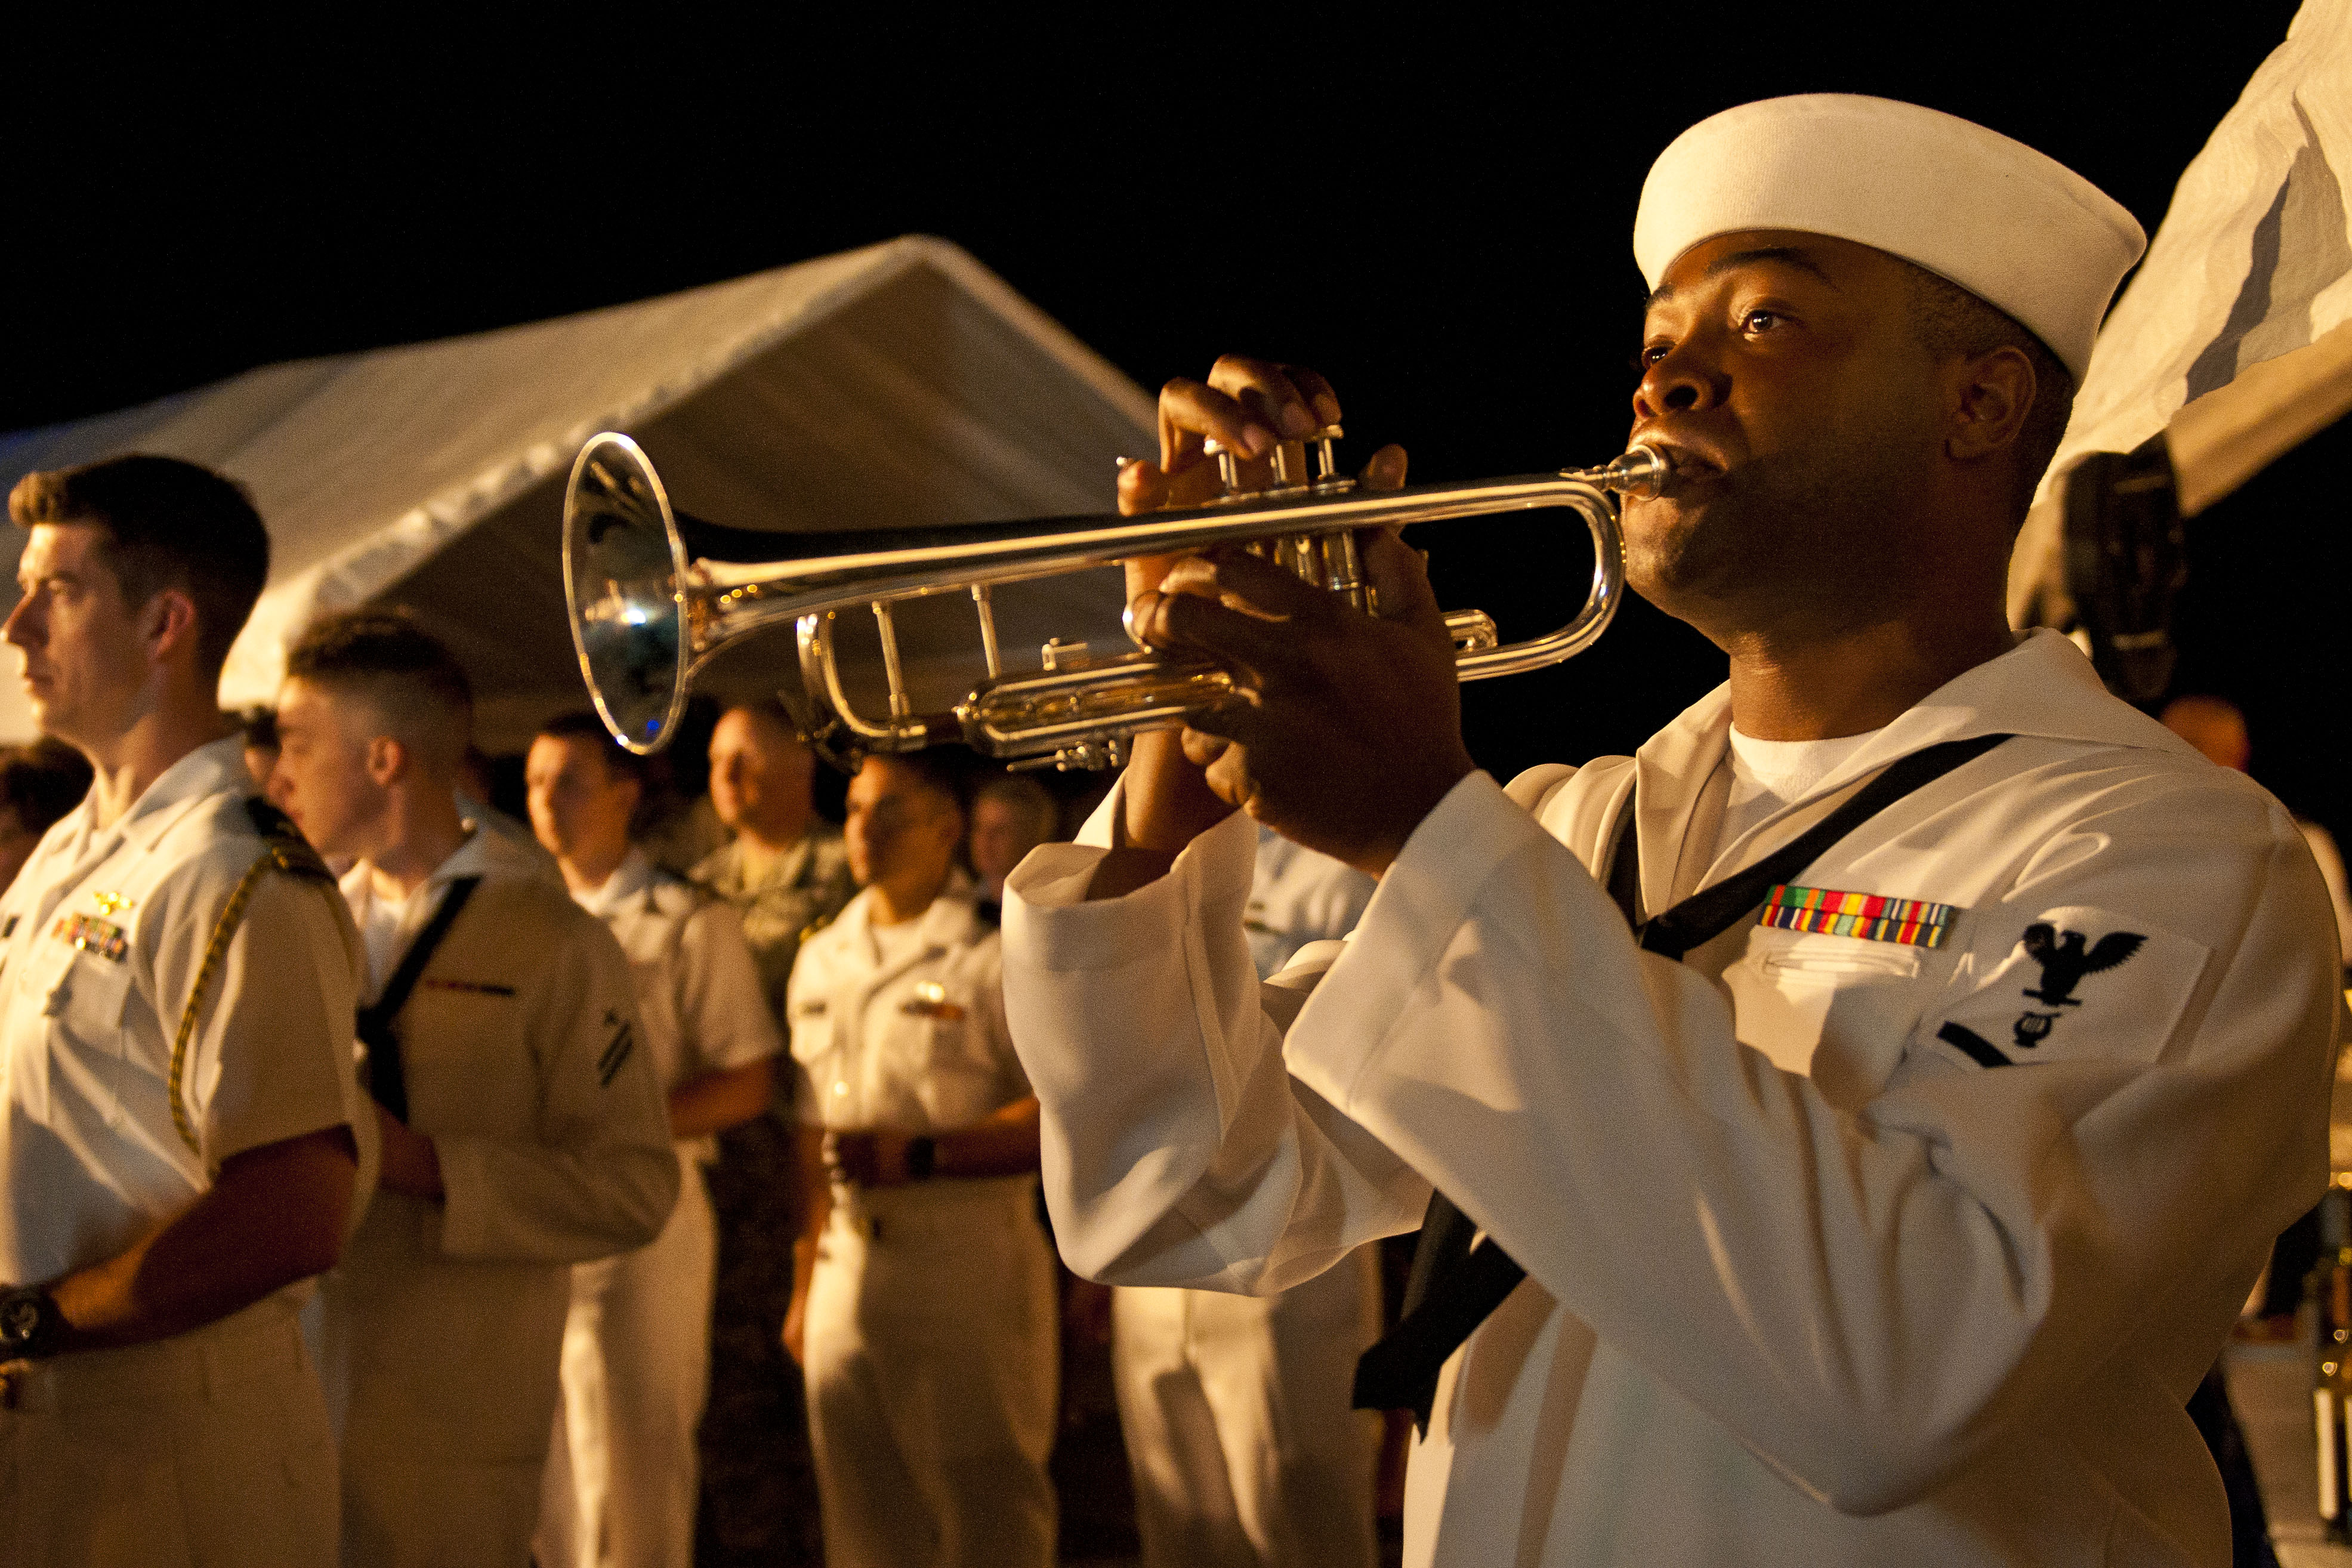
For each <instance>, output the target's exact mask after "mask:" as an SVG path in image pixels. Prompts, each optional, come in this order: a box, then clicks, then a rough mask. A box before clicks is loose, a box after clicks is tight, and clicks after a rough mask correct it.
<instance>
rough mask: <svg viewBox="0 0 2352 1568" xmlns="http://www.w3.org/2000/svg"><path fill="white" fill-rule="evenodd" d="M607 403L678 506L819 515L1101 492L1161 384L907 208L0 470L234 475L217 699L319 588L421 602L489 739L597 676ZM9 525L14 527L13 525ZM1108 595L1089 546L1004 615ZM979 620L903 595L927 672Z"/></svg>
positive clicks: (1006, 605)
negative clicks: (675, 288)
mask: <svg viewBox="0 0 2352 1568" xmlns="http://www.w3.org/2000/svg"><path fill="white" fill-rule="evenodd" d="M608 429H611V430H624V431H626V432H628V433H629V434H631V435H633V436H635V437H637V439H638V440H639V441H640V442H641V443H642V444H643V445H644V446H645V447H646V451H647V453H648V454H649V455H650V456H651V457H652V458H653V460H654V462H655V463H656V466H657V467H658V468H660V470H661V472H662V475H663V478H664V480H665V482H666V484H667V487H668V489H669V490H670V493H671V496H672V497H673V499H674V500H676V502H677V504H678V505H679V506H680V507H682V508H683V509H685V510H688V511H691V512H693V513H695V514H696V515H698V516H701V517H706V518H709V519H711V520H713V521H719V522H725V523H728V524H730V525H732V526H735V527H739V528H761V529H774V530H780V531H786V532H812V531H829V530H833V529H846V528H887V527H895V526H911V525H917V524H939V523H951V522H959V521H983V520H990V519H999V518H1011V517H1025V516H1034V515H1039V514H1045V513H1055V512H1075V511H1099V510H1105V509H1107V508H1108V505H1109V503H1110V498H1111V495H1112V492H1113V486H1112V478H1113V470H1112V458H1113V457H1114V456H1115V455H1116V454H1119V453H1123V452H1124V453H1139V452H1143V451H1146V450H1148V449H1150V446H1149V444H1150V442H1151V440H1152V436H1151V429H1152V409H1151V404H1150V399H1149V398H1148V397H1147V396H1146V395H1144V394H1143V393H1142V392H1141V391H1140V390H1139V388H1137V387H1136V386H1135V385H1134V384H1133V383H1131V382H1129V380H1128V379H1127V378H1126V377H1124V376H1123V375H1121V374H1119V373H1118V371H1116V370H1115V369H1113V368H1112V367H1111V366H1110V365H1109V364H1108V363H1106V362H1104V361H1103V360H1102V359H1101V358H1100V357H1099V356H1098V355H1097V354H1095V353H1093V352H1092V351H1091V350H1089V349H1088V348H1087V347H1086V345H1085V344H1083V343H1081V342H1078V341H1077V340H1076V338H1074V337H1073V336H1071V335H1070V333H1068V332H1067V331H1065V330H1063V328H1062V327H1060V326H1059V325H1058V324H1057V323H1055V321H1052V320H1051V319H1050V318H1048V317H1047V316H1045V314H1044V313H1043V312H1042V311H1040V310H1037V309H1036V308H1035V307H1034V306H1032V305H1031V304H1029V303H1028V302H1027V301H1026V300H1023V299H1021V298H1020V297H1019V296H1018V295H1016V294H1015V293H1013V290H1012V289H1009V288H1007V287H1006V286H1005V284H1004V283H1003V280H1002V279H998V278H997V277H996V276H995V275H994V274H992V273H991V272H990V271H988V269H987V268H983V267H982V266H981V265H980V264H979V263H978V262H977V261H975V260H973V259H972V258H971V257H970V256H968V255H966V254H965V253H964V252H963V251H961V250H960V249H958V248H957V247H954V246H952V245H950V244H948V243H946V242H945V241H942V240H939V239H933V238H929V237H920V236H915V237H906V238H902V239H898V240H893V241H890V242H889V243H887V244H883V245H877V246H872V247H867V248H866V249H862V250H855V251H849V252H846V253H844V254H842V255H839V256H829V257H824V258H818V259H816V260H814V261H806V262H803V263H801V264H799V265H797V266H793V267H785V268H777V269H775V270H773V271H770V272H761V273H757V274H755V275H753V276H751V277H749V278H740V279H735V280H733V281H731V282H727V283H719V284H713V285H711V286H709V287H708V288H702V289H691V290H688V292H685V293H682V294H673V295H669V296H667V297H665V298H662V299H656V300H644V301H641V302H639V303H636V304H633V305H623V306H617V307H614V308H612V309H609V310H593V311H590V312H587V313H585V314H583V315H578V316H570V317H564V318H562V319H559V320H556V321H538V322H532V323H530V324H528V325H524V326H519V327H509V328H506V329H503V330H501V331H493V332H485V333H481V334H479V335H478V336H474V337H466V338H453V339H449V340H446V341H445V342H432V343H421V344H415V345H412V346H407V347H402V348H391V349H379V350H374V351H372V352H369V353H354V354H344V355H339V356H336V357H333V358H329V359H319V360H306V361H300V362H297V363H289V364H278V365H268V366H265V367H263V368H261V369H258V370H254V371H249V372H247V373H246V374H243V375H239V376H235V377H232V378H231V379H229V380H227V381H224V382H221V383H219V384H215V385H213V386H208V387H204V388H201V389H198V390H196V391H193V392H189V393H184V394H182V395H177V396H173V397H168V398H164V399H163V400H161V401H159V402H156V403H152V404H149V405H144V406H142V407H138V408H131V409H125V410H122V411H121V412H118V413H114V414H108V415H102V416H98V417H95V418H91V419H85V420H81V421H79V422H77V423H74V424H70V425H62V426H52V427H49V428H46V429H38V430H29V431H22V432H18V433H16V434H15V435H12V436H7V437H0V484H14V483H15V482H16V479H17V477H19V476H20V475H22V474H25V473H26V472H29V471H31V470H34V469H38V468H62V467H68V466H70V465H73V464H78V463H86V462H89V461H92V460H95V459H97V458H105V457H110V456H113V455H115V454H119V453H124V452H132V451H143V452H154V453H161V454H163V455H166V456H171V457H178V458H187V459H190V460H191V461H194V462H199V463H203V464H205V465H206V466H208V467H211V468H216V469H218V470H220V471H221V472H223V473H226V474H227V475H229V476H230V477H231V478H233V479H237V480H239V481H241V482H242V483H244V484H245V485H246V486H247V488H248V489H249V490H250V491H251V493H252V495H253V498H254V500H255V502H256V504H257V505H258V507H259V508H260V510H261V513H262V516H263V517H264V518H265V519H266V520H267V521H268V525H269V532H270V542H271V549H272V557H273V558H272V563H271V571H270V579H269V586H268V591H267V592H266V593H265V594H264V595H263V596H262V599H261V603H260V605H259V606H258V607H257V609H256V610H255V612H254V616H253V619H252V621H251V623H250V624H249V625H248V626H247V628H246V631H245V634H244V636H243V637H240V638H239V639H238V640H237V643H236V648H235V649H234V651H233V652H232V653H231V655H230V658H229V664H228V668H227V670H226V673H225V675H224V677H223V679H222V684H221V696H222V702H223V705H224V706H226V707H240V706H244V705H247V704H250V703H256V702H268V701H269V700H272V698H273V696H274V694H275V692H276V690H277V687H278V678H279V675H280V672H281V671H282V669H283V668H284V657H285V651H286V648H287V647H288V646H289V643H290V642H291V641H292V639H293V638H294V637H296V636H298V635H299V633H300V631H301V629H302V628H303V627H304V626H306V625H308V624H309V622H310V620H311V618H312V617H313V616H316V615H318V614H320V613H321V612H323V611H330V610H335V609H341V608H346V607H349V606H352V605H360V604H364V603H369V602H379V603H397V604H405V605H410V606H412V607H413V608H415V610H416V611H417V613H418V614H419V615H420V616H421V617H422V618H423V619H424V620H425V623H426V624H427V625H428V626H431V628H432V629H433V630H434V631H435V632H436V633H437V634H439V635H440V636H442V637H444V638H445V639H446V640H447V641H448V642H449V644H450V645H451V647H454V648H455V649H456V650H457V653H458V655H459V657H460V658H462V659H463V660H464V661H465V663H466V666H467V670H468V672H469V673H470V674H471V676H472V677H473V679H474V681H475V685H476V689H477V691H478V693H479V694H480V697H481V702H480V721H481V722H480V728H481V731H482V738H483V742H484V743H485V744H486V745H488V746H491V747H493V748H494V749H498V748H505V747H510V746H513V745H515V744H516V743H518V742H519V741H520V739H521V738H523V737H524V736H527V735H528V733H529V727H530V725H532V724H534V723H536V722H538V721H540V720H541V719H542V718H544V717H545V716H546V715H547V714H549V713H550V712H551V711H553V710H558V709H562V708H573V707H578V706H581V705H582V704H583V702H584V701H585V694H584V692H583V689H582V686H581V684H580V678H579V674H578V669H577V666H576V664H575V662H574V660H573V658H572V648H571V643H570V637H569V632H568V630H567V627H566V623H565V617H564V610H563V588H562V577H561V573H560V569H559V559H560V513H561V510H562V487H563V483H564V479H565V478H566V476H567V474H568V472H569V470H570V468H571V464H572V458H573V456H574V455H575V454H576V453H577V452H578V450H579V448H580V447H581V446H582V445H583V443H584V442H585V441H586V440H587V439H588V437H590V436H592V435H593V434H594V433H596V432H597V431H600V430H608ZM7 533H8V534H9V535H10V536H12V537H10V538H9V539H8V542H7V543H6V545H5V549H6V550H8V551H10V552H14V551H16V549H18V548H20V547H21V535H16V534H15V531H13V530H10V531H7ZM787 552H788V545H786V544H785V543H783V542H780V544H779V548H778V550H777V554H778V555H779V556H782V555H784V554H786V553H787ZM9 592H10V594H11V595H13V589H11V590H9ZM949 604H950V602H949V601H941V602H940V609H941V610H944V609H945V608H947V607H948V605H949ZM926 608H928V606H926ZM964 609H965V612H966V614H968V613H969V606H968V605H966V606H964ZM1117 613H1118V584H1117V579H1116V577H1115V576H1112V575H1110V574H1094V575H1093V576H1091V577H1089V578H1085V579H1074V580H1063V581H1058V582H1052V583H1046V584H1027V585H1023V587H1022V588H1021V589H1019V590H1008V591H1007V592H1006V593H1005V594H1003V595H1002V596H1001V597H1000V599H999V604H998V617H999V621H1000V624H1001V625H1002V626H1004V629H1005V632H1006V636H1007V641H1008V644H1010V643H1012V642H1013V640H1014V639H1016V638H1024V639H1027V640H1033V641H1037V642H1042V641H1043V640H1045V637H1048V636H1060V637H1079V638H1083V637H1090V636H1091V637H1095V638H1097V639H1099V638H1102V637H1115V636H1117V619H1116V617H1117ZM966 629H967V628H965V627H963V626H961V623H955V624H950V619H949V618H948V617H945V616H942V615H941V614H939V613H933V614H931V615H929V616H928V618H926V617H924V616H917V617H914V618H913V622H912V624H911V625H910V624H908V622H906V621H903V620H902V635H904V636H905V637H906V639H907V642H908V653H909V656H910V659H911V660H912V662H913V663H914V664H915V665H916V666H917V676H916V679H917V683H918V689H919V694H920V693H921V690H922V687H923V683H924V681H925V679H928V680H929V685H930V687H931V689H934V690H937V691H945V690H947V689H950V687H951V686H952V685H953V684H954V682H955V681H956V680H958V679H961V677H962V672H963V670H964V668H966V667H968V666H971V665H976V664H977V662H978V652H977V644H976V642H974V643H973V644H972V647H971V651H970V652H969V653H968V654H967V653H966V652H965V651H964V649H963V648H962V647H961V646H955V647H952V651H951V644H961V641H962V640H963V637H964V633H965V631H966ZM788 647H789V639H788V634H787V636H786V637H785V639H784V640H782V641H780V642H779V643H778V644H777V645H776V646H775V647H772V648H769V647H762V648H759V649H751V648H747V649H745V650H743V651H742V656H741V657H740V658H736V657H732V656H723V657H722V658H721V660H720V662H719V667H718V668H714V670H713V671H712V684H715V685H716V686H718V687H719V689H732V690H740V689H746V688H747V687H749V686H752V685H756V684H761V683H765V684H774V683H775V682H774V680H772V679H769V678H770V677H772V676H773V677H776V678H778V679H794V678H792V677H785V676H782V674H781V672H782V670H783V669H784V668H786V665H787V662H788V660H787V658H786V657H785V652H786V650H787V649H788ZM31 731H32V724H31V719H30V716H29V714H28V713H27V712H26V710H25V709H24V707H23V702H22V696H21V693H20V691H19V690H18V689H17V687H16V682H15V681H14V680H13V679H10V680H6V681H0V739H22V738H25V737H26V736H28V735H29V734H30V733H31Z"/></svg>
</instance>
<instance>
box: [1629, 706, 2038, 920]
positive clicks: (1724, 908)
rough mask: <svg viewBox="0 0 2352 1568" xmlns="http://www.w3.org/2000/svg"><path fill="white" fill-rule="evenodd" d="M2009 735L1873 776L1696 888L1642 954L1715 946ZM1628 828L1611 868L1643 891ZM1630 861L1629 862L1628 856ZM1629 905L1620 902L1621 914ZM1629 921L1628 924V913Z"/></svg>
mask: <svg viewBox="0 0 2352 1568" xmlns="http://www.w3.org/2000/svg"><path fill="white" fill-rule="evenodd" d="M2008 739H2009V737H2008V736H2007V735H1971V736H1969V738H1968V739H1967V740H1965V741H1946V742H1944V743H1943V744H1941V745H1939V746H1928V747H1926V748H1924V749H1922V750H1920V751H1916V752H1912V753H1911V754H1910V755H1909V756H1907V757H1903V758H1900V759H1898V760H1897V761H1895V763H1891V764H1889V765H1888V766H1887V767H1886V768H1885V771H1883V772H1882V773H1879V775H1878V776H1877V777H1876V778H1874V779H1873V780H1871V781H1870V782H1869V783H1868V784H1864V786H1863V787H1862V788H1861V789H1859V790H1856V791H1855V792H1854V794H1853V798H1852V799H1850V800H1848V801H1847V802H1846V803H1845V804H1844V805H1842V806H1839V807H1838V808H1837V809H1836V810H1835V811H1832V812H1831V813H1830V814H1829V815H1828V816H1825V817H1823V818H1822V820H1821V821H1819V822H1817V823H1815V824H1813V826H1811V828H1809V829H1807V830H1806V831H1805V832H1803V833H1801V834H1800V835H1798V837H1796V839H1795V840H1794V841H1792V842H1791V843H1790V844H1787V845H1785V846H1783V847H1781V848H1780V849H1777V850H1775V851H1774V852H1773V853H1771V854H1769V855H1767V856H1766V857H1765V858H1763V859H1761V860H1759V861H1757V862H1756V864H1754V865H1753V866H1750V867H1748V868H1747V869H1745V870H1743V871H1739V872H1737V873H1735V874H1734V875H1732V876H1729V877H1726V878H1725V879H1723V880H1722V881H1720V882H1717V883H1716V884H1715V885H1714V886H1713V887H1709V888H1702V889H1699V890H1698V891H1697V892H1696V893H1693V894H1692V895H1691V896H1690V897H1689V898H1687V899H1685V900H1683V901H1682V902H1681V903H1679V904H1676V905H1675V907H1674V908H1673V909H1670V910H1667V911H1666V912H1665V913H1664V914H1662V915H1660V916H1658V917H1657V919H1655V920H1654V921H1650V922H1649V923H1648V924H1646V925H1643V926H1639V927H1637V928H1636V931H1637V932H1638V934H1639V935H1640V937H1641V940H1642V949H1643V952H1654V953H1657V954H1658V955H1659V956H1661V957H1663V958H1671V959H1674V960H1675V961H1676V962H1677V963H1679V962H1680V961H1681V959H1682V956H1683V955H1684V954H1685V953H1686V952H1690V950H1691V949H1693V948H1695V947H1698V946H1701V945H1703V944H1705V943H1706V942H1712V941H1714V940H1715V939H1716V938H1717V937H1718V936H1720V935H1722V934H1723V933H1724V932H1725V931H1729V930H1730V929H1731V928H1732V927H1733V926H1735V925H1737V924H1738V923H1739V921H1741V920H1742V919H1743V918H1744V917H1745V916H1746V915H1747V914H1748V910H1752V909H1754V908H1755V907H1756V906H1757V905H1759V904H1760V903H1762V902H1763V901H1764V896H1765V895H1766V894H1767V893H1769V892H1770V891H1771V890H1772V889H1774V888H1777V887H1779V886H1780V884H1781V883H1783V882H1785V881H1787V880H1788V879H1790V878H1791V877H1793V876H1795V875H1796V874H1797V873H1798V872H1800V871H1801V870H1803V869H1804V868H1806V867H1808V866H1810V865H1811V864H1812V863H1813V862H1814V861H1816V860H1818V859H1820V858H1822V856H1824V855H1826V854H1828V853H1829V852H1830V850H1831V849H1832V848H1834V847H1836V845H1837V843H1838V841H1839V840H1840V839H1842V838H1843V837H1845V836H1846V835H1847V834H1849V833H1852V832H1853V830H1854V829H1855V828H1857V827H1860V826H1862V825H1863V824H1864V823H1865V822H1868V821H1869V820H1870V819H1871V818H1872V817H1874V816H1877V815H1878V814H1879V813H1880V812H1882V811H1885V809H1886V808H1887V807H1888V806H1890V805H1894V804H1895V802H1896V801H1898V800H1901V799H1903V798H1904V797H1905V796H1906V795H1911V794H1913V793H1915V792H1916V791H1918V790H1922V789H1925V788H1926V787H1927V785H1929V784H1933V783H1935V782H1936V781H1937V779H1939V778H1942V777H1943V776H1944V775H1945V774H1946V773H1950V772H1951V771H1952V770H1953V769H1955V768H1958V767H1959V766H1961V765H1962V764H1963V763H1972V762H1974V761H1975V760H1976V759H1977V758H1979V757H1981V756H1983V755H1984V754H1985V753H1986V752H1990V751H1991V750H1992V749H1993V748H1994V747H1995V746H1998V745H2000V743H2001V742H2003V741H2006V740H2008ZM1625 815H1626V824H1625V826H1623V827H1622V828H1621V829H1619V831H1618V836H1617V852H1616V855H1615V856H1614V857H1613V859H1614V860H1617V861H1632V862H1633V867H1632V869H1631V871H1630V873H1629V875H1628V877H1627V879H1626V880H1627V881H1629V882H1630V883H1631V885H1632V886H1633V887H1634V888H1637V889H1638V888H1639V887H1640V885H1641V877H1642V873H1641V849H1640V843H1639V840H1638V838H1637V837H1636V836H1635V835H1634V833H1633V808H1632V805H1630V803H1629V804H1628V805H1627V807H1626V814H1625ZM1628 850H1632V851H1633V853H1631V854H1628V853H1627V851H1628ZM1618 886H1619V877H1618V872H1617V867H1616V866H1615V865H1614V864H1612V866H1611V867H1610V887H1611V890H1612V892H1613V891H1615V890H1616V889H1617V887H1618ZM1626 904H1627V900H1625V899H1624V898H1623V897H1622V896H1621V897H1620V898H1619V900H1618V907H1619V908H1621V909H1622V908H1625V906H1626ZM1626 919H1627V920H1628V921H1631V920H1632V919H1633V916H1632V915H1631V914H1630V913H1629V914H1628V915H1627V916H1626Z"/></svg>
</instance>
